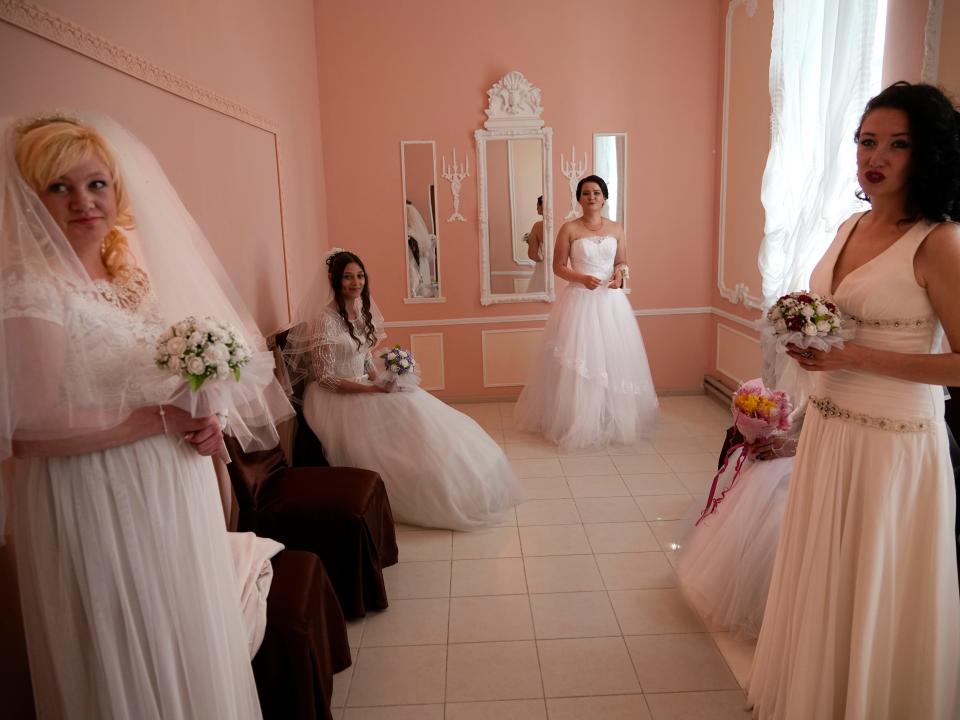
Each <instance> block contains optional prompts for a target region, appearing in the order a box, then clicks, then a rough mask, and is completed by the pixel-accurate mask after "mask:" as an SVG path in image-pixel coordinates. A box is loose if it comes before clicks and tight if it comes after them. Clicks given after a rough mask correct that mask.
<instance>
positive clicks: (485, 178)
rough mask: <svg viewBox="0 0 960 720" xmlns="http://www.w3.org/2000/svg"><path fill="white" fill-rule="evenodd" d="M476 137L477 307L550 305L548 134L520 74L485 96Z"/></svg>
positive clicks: (534, 94) (534, 92) (533, 93)
mask: <svg viewBox="0 0 960 720" xmlns="http://www.w3.org/2000/svg"><path fill="white" fill-rule="evenodd" d="M487 96H488V98H489V99H490V104H489V108H488V109H487V110H486V113H487V118H488V119H487V121H486V122H485V123H484V127H485V129H483V130H477V131H476V132H475V133H474V136H475V137H476V140H477V160H478V162H477V191H478V201H479V210H480V261H481V272H482V275H481V293H480V302H481V303H482V304H483V305H490V304H491V303H502V302H527V301H536V300H539V301H544V302H551V301H552V300H553V297H554V295H553V273H552V272H551V270H550V260H551V257H552V253H553V242H552V240H553V237H552V235H553V219H552V217H553V216H552V213H553V200H552V197H551V190H552V165H551V154H552V132H551V130H550V128H548V127H543V120H541V119H540V113H541V112H542V111H543V108H542V107H541V106H540V91H539V90H538V89H537V88H535V87H534V86H533V85H531V84H530V82H529V81H528V80H527V79H526V78H525V77H523V75H522V74H521V73H519V72H511V73H507V74H506V75H505V76H504V77H503V78H502V79H501V80H500V81H498V82H497V83H495V84H494V86H493V87H492V88H490V90H488V91H487Z"/></svg>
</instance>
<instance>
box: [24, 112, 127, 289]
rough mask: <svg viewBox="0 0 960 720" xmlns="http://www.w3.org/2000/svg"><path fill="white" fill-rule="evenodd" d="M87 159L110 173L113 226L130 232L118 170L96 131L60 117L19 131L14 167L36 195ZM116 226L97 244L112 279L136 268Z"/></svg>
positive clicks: (124, 196) (103, 141)
mask: <svg viewBox="0 0 960 720" xmlns="http://www.w3.org/2000/svg"><path fill="white" fill-rule="evenodd" d="M91 156H95V157H97V158H99V159H100V160H102V161H103V163H104V164H105V165H106V166H107V169H108V170H109V171H110V182H111V186H112V187H113V190H114V193H115V194H116V200H117V225H119V226H120V227H122V228H125V229H127V230H130V229H133V227H134V219H133V214H132V213H131V211H130V201H129V199H128V197H127V193H126V190H125V188H124V184H123V179H122V178H121V177H120V168H119V166H118V165H117V160H116V158H115V157H114V156H113V152H112V151H111V150H110V148H109V146H108V145H107V143H106V141H105V140H104V139H103V138H102V137H101V136H100V134H99V133H97V131H96V130H94V129H93V128H91V127H88V126H86V125H84V124H83V123H81V122H79V121H77V120H73V119H70V118H60V117H57V118H50V119H40V120H36V121H33V122H30V123H28V124H26V125H25V126H24V127H22V128H21V129H20V137H19V139H18V141H17V152H16V157H17V166H18V167H19V168H20V174H21V175H22V176H23V179H24V180H25V181H26V182H27V184H28V185H29V186H30V187H31V188H32V189H33V191H34V192H36V193H37V194H38V195H39V194H40V193H42V192H43V191H45V190H46V189H47V188H48V187H49V186H50V184H51V183H52V182H53V181H54V180H55V179H56V178H58V177H60V176H61V175H63V174H64V173H66V172H68V171H69V170H70V169H71V168H73V167H75V166H76V165H77V164H78V163H80V162H82V161H84V160H86V159H87V158H89V157H91ZM120 227H114V228H112V229H111V230H110V232H109V233H107V235H106V237H104V239H103V242H102V243H101V245H100V259H101V261H102V262H103V266H104V267H105V268H106V269H107V272H108V273H110V275H111V276H112V277H118V276H120V275H123V274H124V273H125V272H127V271H130V270H132V269H134V268H135V267H136V266H135V264H134V260H133V258H132V255H131V253H130V247H129V245H128V244H127V238H126V236H125V235H124V234H123V233H122V232H121V231H120Z"/></svg>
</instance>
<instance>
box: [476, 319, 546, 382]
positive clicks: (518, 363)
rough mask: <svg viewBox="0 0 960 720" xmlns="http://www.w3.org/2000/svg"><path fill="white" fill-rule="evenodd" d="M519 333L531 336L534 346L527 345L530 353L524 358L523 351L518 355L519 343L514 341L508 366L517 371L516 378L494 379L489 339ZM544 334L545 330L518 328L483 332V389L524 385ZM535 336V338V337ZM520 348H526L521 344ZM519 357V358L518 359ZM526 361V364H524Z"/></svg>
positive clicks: (481, 336)
mask: <svg viewBox="0 0 960 720" xmlns="http://www.w3.org/2000/svg"><path fill="white" fill-rule="evenodd" d="M517 333H523V334H527V335H530V336H531V339H532V340H535V343H533V344H526V346H525V347H526V349H527V351H528V352H529V354H528V355H526V357H524V356H523V351H522V350H521V351H520V352H519V353H517V351H516V348H517V346H518V343H517V342H516V341H512V342H511V343H510V354H511V359H510V362H509V363H508V366H509V368H510V370H511V371H516V377H508V378H503V377H500V378H492V377H491V373H490V372H489V371H488V367H487V366H488V362H487V361H488V359H490V357H491V355H490V354H489V353H490V352H492V351H491V349H490V341H489V340H488V338H491V337H497V336H501V335H516V334H517ZM542 334H543V328H539V327H537V328H516V329H508V330H483V331H482V332H481V333H480V347H481V351H480V355H481V361H482V364H483V387H485V388H497V387H518V386H520V385H523V384H524V383H526V381H527V374H528V369H529V367H530V364H531V363H532V362H533V361H534V359H535V357H536V348H537V347H538V346H539V344H540V337H541V335H542ZM533 336H535V337H533ZM520 347H524V344H523V343H522V342H521V343H520ZM517 355H519V357H517ZM524 361H526V362H524Z"/></svg>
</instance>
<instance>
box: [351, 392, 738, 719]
mask: <svg viewBox="0 0 960 720" xmlns="http://www.w3.org/2000/svg"><path fill="white" fill-rule="evenodd" d="M457 409H459V410H461V411H463V412H465V413H467V414H468V415H470V416H471V417H473V418H474V419H476V420H477V422H479V423H480V424H481V425H482V426H483V427H484V429H486V430H487V432H489V433H490V434H491V435H492V436H493V438H494V439H495V440H497V441H498V442H500V443H501V444H502V445H503V447H504V448H505V450H506V453H507V456H508V457H509V458H510V459H511V462H512V463H513V465H514V467H515V469H516V471H517V474H518V476H520V477H521V479H522V482H523V485H524V488H525V490H526V494H527V498H528V499H527V501H526V502H524V503H522V504H521V505H519V506H518V507H517V508H516V510H515V511H510V512H508V513H506V514H505V515H504V517H503V519H502V522H501V523H500V524H499V525H498V526H497V527H490V528H486V529H483V530H477V531H474V532H469V533H458V532H450V531H447V530H424V529H421V528H413V527H403V526H401V527H400V528H398V542H399V545H400V563H399V564H397V565H395V566H394V567H391V568H388V569H387V570H386V573H385V574H386V577H387V589H388V593H389V596H390V607H389V609H387V610H385V611H384V612H381V613H372V614H370V615H368V616H367V617H366V618H365V619H364V620H360V621H357V622H354V623H351V624H350V644H351V647H352V649H353V654H354V664H353V666H352V667H351V668H350V669H348V670H346V671H344V672H343V673H340V674H339V675H338V676H337V677H336V685H335V691H334V697H333V706H334V718H336V719H337V720H387V719H390V720H406V719H407V718H409V719H410V720H434V719H435V720H480V719H488V720H548V719H549V720H568V719H573V718H590V719H591V720H619V719H621V718H623V719H627V718H629V719H630V720H680V719H681V718H682V719H683V720H700V719H703V720H727V719H731V720H745V719H746V718H748V717H749V715H748V714H747V713H745V712H744V694H743V691H742V685H743V683H744V681H745V677H746V673H747V671H748V670H749V667H750V660H751V657H752V654H753V647H752V646H751V645H749V644H744V643H742V642H740V641H738V640H736V639H734V638H732V637H730V636H729V635H728V634H727V633H722V632H713V633H711V632H709V630H708V629H707V628H706V627H705V626H704V624H703V623H702V622H701V620H700V619H699V618H698V617H697V615H696V614H695V613H694V612H693V611H692V610H691V609H690V608H689V607H688V606H687V604H686V603H685V602H684V600H683V598H682V596H681V595H680V592H679V591H678V590H677V589H676V577H675V574H674V570H673V562H674V560H675V552H676V550H677V548H678V547H679V545H680V543H681V542H682V541H683V537H684V535H685V533H686V532H687V530H688V528H689V527H690V524H691V522H692V520H691V516H692V515H694V516H695V513H696V512H697V511H698V510H699V508H698V507H697V503H698V502H699V500H700V498H701V496H702V494H703V492H704V490H705V487H706V485H707V484H708V483H709V482H710V480H711V478H712V477H713V471H714V469H715V467H716V457H717V453H718V452H719V450H720V446H721V444H722V442H723V433H724V430H725V428H726V427H727V426H728V425H729V421H730V415H729V411H727V410H726V409H725V408H723V407H722V406H720V405H719V404H718V403H716V402H715V401H713V400H711V399H709V398H707V397H705V396H684V397H665V398H661V415H660V423H659V427H658V429H657V433H656V435H655V437H654V438H653V439H652V440H651V441H645V442H641V443H639V444H638V445H636V446H633V447H616V448H608V449H605V450H602V451H595V452H577V453H570V454H561V453H558V451H557V448H556V447H554V446H553V445H550V444H547V443H545V442H544V441H543V440H542V439H540V438H538V437H537V436H534V435H530V434H527V433H522V432H519V431H516V430H514V428H513V423H512V419H511V418H512V410H513V405H512V404H507V403H487V404H473V405H460V406H457Z"/></svg>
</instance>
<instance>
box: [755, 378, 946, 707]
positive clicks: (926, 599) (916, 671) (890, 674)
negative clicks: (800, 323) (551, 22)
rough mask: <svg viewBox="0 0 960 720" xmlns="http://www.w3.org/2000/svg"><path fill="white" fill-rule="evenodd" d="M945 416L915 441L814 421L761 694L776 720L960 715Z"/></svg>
mask: <svg viewBox="0 0 960 720" xmlns="http://www.w3.org/2000/svg"><path fill="white" fill-rule="evenodd" d="M877 398H878V394H877V393H873V394H871V395H864V396H863V397H862V398H861V399H862V402H864V403H871V402H879V401H878V400H877ZM855 399H856V398H853V397H851V398H842V399H840V398H838V399H837V402H838V404H840V403H841V402H842V404H841V407H844V406H846V407H851V406H852V407H856V406H853V405H852V403H853V402H854V400H855ZM848 400H849V403H850V404H849V405H848V404H847V401H848ZM942 407H943V406H942V400H941V401H940V404H939V412H937V413H936V420H934V421H931V422H929V423H928V424H927V426H926V429H924V430H922V431H916V432H915V431H906V432H897V431H891V430H885V429H880V428H878V427H869V426H864V425H862V424H861V423H860V422H858V421H857V420H855V419H851V420H845V419H842V418H840V417H824V416H823V415H822V414H821V413H820V412H818V411H817V410H816V409H814V408H813V407H810V408H809V409H808V410H807V413H806V418H805V420H804V426H803V433H802V435H801V438H800V445H799V448H798V451H797V456H796V465H795V468H794V473H793V476H792V478H791V481H790V490H789V497H788V501H787V508H786V512H785V516H784V521H783V530H782V532H781V537H780V543H779V546H778V551H777V557H776V560H775V563H774V570H773V577H772V580H771V586H770V594H769V596H768V599H767V604H766V611H765V616H764V620H763V627H762V630H761V633H760V638H759V641H758V645H757V652H756V656H755V658H754V665H753V672H752V677H751V681H750V687H749V696H750V699H751V701H752V702H753V703H754V705H755V710H756V713H757V715H758V716H759V717H760V718H762V719H763V720H766V719H768V718H775V719H776V720H809V719H810V718H818V719H819V718H824V719H826V720H830V719H837V720H839V719H841V718H843V719H844V720H899V719H900V718H930V720H955V719H956V718H957V717H960V700H958V692H960V690H958V687H960V682H958V680H960V597H958V590H957V574H956V546H955V538H954V537H953V529H954V503H955V497H954V487H953V475H952V471H951V467H950V461H949V456H948V451H947V438H946V430H945V427H944V425H943V423H942V422H941V421H940V420H939V418H940V417H942ZM857 409H858V408H857Z"/></svg>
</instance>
